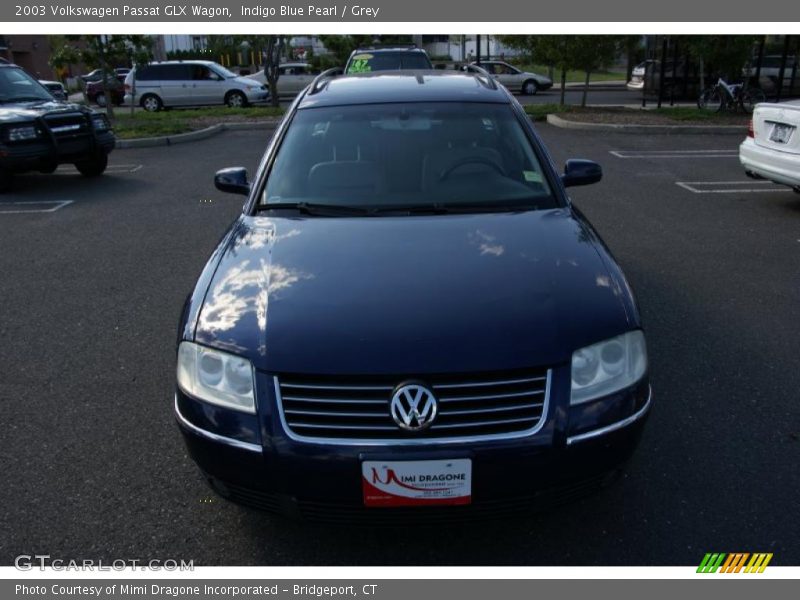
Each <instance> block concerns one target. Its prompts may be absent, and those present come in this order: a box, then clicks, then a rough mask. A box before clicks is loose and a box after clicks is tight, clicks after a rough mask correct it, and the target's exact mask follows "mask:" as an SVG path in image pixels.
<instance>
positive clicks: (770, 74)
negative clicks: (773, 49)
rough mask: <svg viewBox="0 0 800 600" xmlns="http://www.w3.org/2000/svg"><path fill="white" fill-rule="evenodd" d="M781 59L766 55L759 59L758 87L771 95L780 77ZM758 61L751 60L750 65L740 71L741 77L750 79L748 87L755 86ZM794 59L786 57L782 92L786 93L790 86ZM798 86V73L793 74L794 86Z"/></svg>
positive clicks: (799, 76) (799, 79)
mask: <svg viewBox="0 0 800 600" xmlns="http://www.w3.org/2000/svg"><path fill="white" fill-rule="evenodd" d="M782 60H783V57H782V56H781V55H779V54H768V55H767V56H764V57H763V58H762V59H761V71H760V72H759V74H758V87H760V88H761V89H762V90H764V91H765V92H767V93H769V94H772V93H774V92H775V91H776V90H777V89H778V81H779V80H780V76H781V62H782ZM757 61H758V59H757V58H756V59H753V61H752V62H751V64H750V65H748V66H747V67H745V68H744V69H743V70H742V76H743V77H746V78H750V79H751V80H752V81H751V82H750V85H756V81H755V76H756V70H757V69H756V63H757ZM795 62H796V59H795V57H794V56H787V57H786V64H785V67H784V71H783V91H784V92H788V91H789V87H790V86H791V85H792V73H793V72H794V68H795ZM797 85H800V73H796V74H795V86H797Z"/></svg>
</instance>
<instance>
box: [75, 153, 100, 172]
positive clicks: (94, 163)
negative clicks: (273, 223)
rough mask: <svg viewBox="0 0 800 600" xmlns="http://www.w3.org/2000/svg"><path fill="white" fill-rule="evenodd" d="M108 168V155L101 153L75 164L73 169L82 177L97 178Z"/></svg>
mask: <svg viewBox="0 0 800 600" xmlns="http://www.w3.org/2000/svg"><path fill="white" fill-rule="evenodd" d="M107 166H108V154H105V153H102V154H98V155H97V156H94V157H92V158H88V159H86V160H82V161H79V162H76V163H75V168H76V169H78V172H79V173H80V174H81V175H83V176H84V177H97V176H99V175H102V174H103V172H104V171H105V170H106V167H107Z"/></svg>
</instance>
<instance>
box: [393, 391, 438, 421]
mask: <svg viewBox="0 0 800 600" xmlns="http://www.w3.org/2000/svg"><path fill="white" fill-rule="evenodd" d="M389 408H390V411H391V413H392V418H393V419H394V422H395V423H397V426H398V427H399V428H400V429H404V430H406V431H422V430H423V429H426V428H427V427H429V426H430V425H431V423H433V421H434V420H435V419H436V410H437V408H438V402H437V401H436V397H435V396H434V395H433V392H432V391H431V390H430V389H429V388H427V387H426V386H424V385H420V384H417V383H404V384H401V385H399V386H398V387H397V389H395V391H394V394H392V401H391V403H390V405H389Z"/></svg>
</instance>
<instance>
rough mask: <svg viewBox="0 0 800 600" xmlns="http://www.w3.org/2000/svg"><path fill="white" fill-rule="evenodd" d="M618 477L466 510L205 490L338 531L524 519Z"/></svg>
mask: <svg viewBox="0 0 800 600" xmlns="http://www.w3.org/2000/svg"><path fill="white" fill-rule="evenodd" d="M619 474H620V471H609V472H604V473H598V474H596V475H591V476H588V477H586V478H583V479H578V480H572V481H564V482H558V483H554V484H553V485H552V486H550V487H545V488H543V489H540V490H536V491H531V492H530V493H529V494H527V495H523V496H514V497H509V498H500V499H480V498H474V499H473V503H472V504H469V505H466V506H424V507H423V506H417V507H397V508H365V507H364V506H360V505H353V504H336V503H331V502H325V501H320V500H298V499H296V498H293V497H290V496H284V495H281V494H278V493H275V492H269V491H266V490H259V489H255V488H248V487H244V486H241V485H235V484H232V483H229V482H222V481H219V480H216V479H214V478H209V483H210V484H211V486H212V487H213V488H214V489H215V490H216V491H217V492H218V493H219V494H221V495H222V496H223V497H225V498H227V499H229V500H231V501H233V502H236V503H238V504H243V505H245V506H249V507H252V508H256V509H260V510H264V511H268V512H272V513H279V514H283V515H285V516H289V517H294V518H301V519H305V520H308V521H312V522H319V523H326V524H343V525H348V526H349V525H364V526H369V527H375V526H405V525H408V524H410V523H417V524H418V523H430V524H432V525H443V524H446V523H461V522H466V521H469V522H475V521H478V520H484V519H503V518H510V517H519V516H523V515H530V514H532V512H536V511H545V510H550V509H553V508H556V507H559V506H563V505H566V504H569V503H571V502H575V501H576V500H579V499H581V498H584V497H586V496H588V495H590V494H594V493H596V492H598V491H599V490H601V489H602V488H604V487H606V486H608V485H610V484H611V483H613V482H614V481H615V480H616V479H617V478H618V477H619Z"/></svg>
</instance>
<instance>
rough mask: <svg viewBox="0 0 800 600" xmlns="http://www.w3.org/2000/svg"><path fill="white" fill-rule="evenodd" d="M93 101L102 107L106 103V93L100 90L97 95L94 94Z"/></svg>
mask: <svg viewBox="0 0 800 600" xmlns="http://www.w3.org/2000/svg"><path fill="white" fill-rule="evenodd" d="M94 102H95V104H97V106H99V107H101V108H104V107H105V105H106V95H105V94H103V93H102V92H101V93H99V94H97V96H95V99H94Z"/></svg>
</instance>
